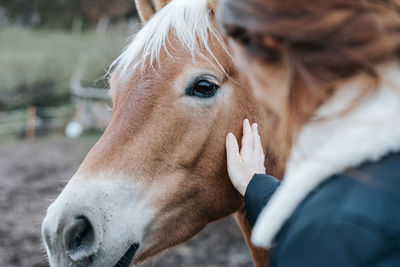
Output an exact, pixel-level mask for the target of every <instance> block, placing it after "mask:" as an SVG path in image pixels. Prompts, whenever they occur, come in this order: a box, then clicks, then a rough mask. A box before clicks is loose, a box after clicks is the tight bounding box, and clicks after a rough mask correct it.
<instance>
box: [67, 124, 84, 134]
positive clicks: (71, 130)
mask: <svg viewBox="0 0 400 267" xmlns="http://www.w3.org/2000/svg"><path fill="white" fill-rule="evenodd" d="M82 132H83V127H82V125H81V124H80V123H79V122H76V121H71V122H70V123H68V125H67V127H65V135H66V136H67V137H69V138H78V137H79V136H81V134H82Z"/></svg>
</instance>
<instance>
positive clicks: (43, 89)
mask: <svg viewBox="0 0 400 267" xmlns="http://www.w3.org/2000/svg"><path fill="white" fill-rule="evenodd" d="M127 38H128V34H122V33H121V32H120V31H119V32H118V33H115V34H107V35H105V36H99V35H96V34H95V33H93V32H86V33H83V34H76V33H75V34H74V33H69V32H62V31H50V30H29V29H24V28H16V27H11V28H0V110H8V109H14V108H23V107H25V106H27V105H32V104H33V105H58V104H61V103H62V104H64V103H65V102H66V101H68V99H69V92H70V88H69V81H70V78H71V76H72V73H73V72H74V69H75V68H76V66H77V64H78V62H79V59H80V58H82V57H85V58H87V59H88V62H87V67H86V69H85V73H84V75H83V79H82V83H83V84H84V85H86V86H90V87H104V86H106V84H105V82H104V80H103V79H102V76H103V75H104V74H105V71H106V70H107V68H108V66H109V64H110V63H111V62H112V61H113V59H115V58H116V57H117V56H118V54H119V53H120V51H121V50H122V48H123V46H124V44H125V43H126V40H127Z"/></svg>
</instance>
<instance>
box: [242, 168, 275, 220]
mask: <svg viewBox="0 0 400 267" xmlns="http://www.w3.org/2000/svg"><path fill="white" fill-rule="evenodd" d="M279 185H280V181H279V180H278V179H276V178H274V177H272V176H269V175H265V174H254V176H253V178H252V179H251V180H250V183H249V184H248V186H247V188H246V192H245V194H244V199H245V203H246V211H247V218H248V219H249V222H250V225H251V226H252V227H253V226H254V224H255V223H256V220H257V218H258V215H259V214H260V212H261V210H262V209H263V208H264V206H265V205H266V204H267V203H268V201H269V199H270V198H271V196H272V194H273V193H274V192H275V190H276V189H277V188H278V187H279Z"/></svg>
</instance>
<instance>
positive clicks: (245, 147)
mask: <svg viewBox="0 0 400 267" xmlns="http://www.w3.org/2000/svg"><path fill="white" fill-rule="evenodd" d="M252 149H253V136H252V131H251V127H250V123H249V120H248V119H245V120H244V121H243V137H242V149H241V150H240V154H241V155H242V156H243V155H244V154H247V153H249V152H250V151H251V150H252Z"/></svg>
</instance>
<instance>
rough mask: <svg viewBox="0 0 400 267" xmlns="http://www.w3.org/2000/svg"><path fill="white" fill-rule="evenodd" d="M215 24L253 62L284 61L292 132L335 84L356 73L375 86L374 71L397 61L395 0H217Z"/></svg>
mask: <svg viewBox="0 0 400 267" xmlns="http://www.w3.org/2000/svg"><path fill="white" fill-rule="evenodd" d="M218 22H219V24H220V26H221V27H222V30H223V31H225V33H226V34H228V35H229V36H230V37H232V38H234V39H235V40H236V41H237V42H239V43H241V44H242V45H243V46H244V47H245V48H246V50H247V52H248V54H250V55H251V56H253V57H255V58H257V59H258V60H261V61H263V62H265V63H266V64H275V63H277V62H280V61H282V60H285V62H286V63H287V64H286V65H287V66H288V68H289V73H290V81H289V99H288V101H287V107H286V108H287V112H288V114H286V116H285V117H287V118H286V124H289V123H290V124H291V125H294V127H296V126H298V127H300V126H301V125H303V124H304V123H305V122H306V121H308V120H310V119H311V118H312V117H313V114H314V113H315V111H316V109H317V108H318V107H319V106H320V105H321V104H322V103H324V101H326V100H327V99H328V98H329V96H331V95H332V94H333V92H334V91H335V89H336V88H337V86H336V85H337V84H338V83H339V82H341V81H344V80H345V79H347V78H350V77H352V76H354V75H356V74H359V73H366V74H368V75H369V76H371V77H372V78H373V79H374V80H375V81H376V82H378V81H379V77H378V74H377V71H376V69H375V66H376V65H377V64H379V63H381V62H385V61H388V60H392V59H394V58H397V59H400V0H223V1H222V3H220V5H219V10H218ZM369 89H371V88H369ZM366 90H367V89H366ZM284 119H285V118H284ZM291 137H293V136H291ZM291 137H288V138H290V139H292V138H291Z"/></svg>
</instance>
